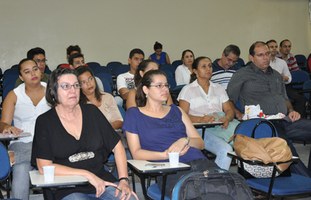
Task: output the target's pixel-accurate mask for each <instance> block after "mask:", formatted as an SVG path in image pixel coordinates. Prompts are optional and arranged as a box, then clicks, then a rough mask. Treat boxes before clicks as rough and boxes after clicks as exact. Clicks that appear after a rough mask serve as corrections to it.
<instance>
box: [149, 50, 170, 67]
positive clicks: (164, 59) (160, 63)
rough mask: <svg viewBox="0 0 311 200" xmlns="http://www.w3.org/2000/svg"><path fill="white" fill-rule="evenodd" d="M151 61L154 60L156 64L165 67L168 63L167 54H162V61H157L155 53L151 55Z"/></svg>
mask: <svg viewBox="0 0 311 200" xmlns="http://www.w3.org/2000/svg"><path fill="white" fill-rule="evenodd" d="M150 59H151V60H153V61H154V62H156V63H158V64H159V65H165V64H167V63H166V53H165V52H163V51H162V52H161V55H160V59H157V55H156V53H153V54H151V55H150Z"/></svg>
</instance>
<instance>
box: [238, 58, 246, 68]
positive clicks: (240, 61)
mask: <svg viewBox="0 0 311 200" xmlns="http://www.w3.org/2000/svg"><path fill="white" fill-rule="evenodd" d="M237 63H238V65H239V66H240V67H244V66H245V62H244V60H243V59H242V58H239V59H238V61H237Z"/></svg>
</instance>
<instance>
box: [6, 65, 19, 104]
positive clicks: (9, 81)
mask: <svg viewBox="0 0 311 200" xmlns="http://www.w3.org/2000/svg"><path fill="white" fill-rule="evenodd" d="M18 76H19V73H18V69H17V68H11V69H7V70H5V72H4V74H3V93H2V100H4V99H5V97H6V95H7V94H8V93H9V92H10V91H11V90H13V89H14V87H15V82H16V80H17V79H18Z"/></svg>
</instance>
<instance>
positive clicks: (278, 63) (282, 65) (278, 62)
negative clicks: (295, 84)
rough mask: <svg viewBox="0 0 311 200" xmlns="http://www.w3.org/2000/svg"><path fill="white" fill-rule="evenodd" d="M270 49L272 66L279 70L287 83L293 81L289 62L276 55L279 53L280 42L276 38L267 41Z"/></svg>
mask: <svg viewBox="0 0 311 200" xmlns="http://www.w3.org/2000/svg"><path fill="white" fill-rule="evenodd" d="M266 44H267V45H268V47H269V49H270V53H271V54H270V67H272V68H273V69H275V70H276V71H278V72H279V73H280V74H281V75H282V77H283V81H284V83H285V84H289V83H290V82H291V81H292V75H291V73H290V72H289V69H288V67H287V63H286V62H285V61H284V60H282V59H280V58H278V57H276V55H277V54H278V44H277V42H276V41H275V40H269V41H268V42H266Z"/></svg>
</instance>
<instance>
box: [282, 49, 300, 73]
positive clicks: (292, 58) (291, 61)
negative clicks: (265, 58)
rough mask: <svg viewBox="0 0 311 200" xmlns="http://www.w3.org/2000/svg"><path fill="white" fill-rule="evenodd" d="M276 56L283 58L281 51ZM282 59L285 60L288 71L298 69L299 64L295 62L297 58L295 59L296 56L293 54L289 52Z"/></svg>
mask: <svg viewBox="0 0 311 200" xmlns="http://www.w3.org/2000/svg"><path fill="white" fill-rule="evenodd" d="M277 56H278V57H279V58H281V59H283V58H282V54H281V53H280V54H278V55H277ZM283 60H285V62H286V63H287V66H288V69H289V71H297V70H299V66H298V64H297V60H296V58H295V56H294V55H293V54H291V53H290V54H288V55H287V57H286V58H285V59H283Z"/></svg>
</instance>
